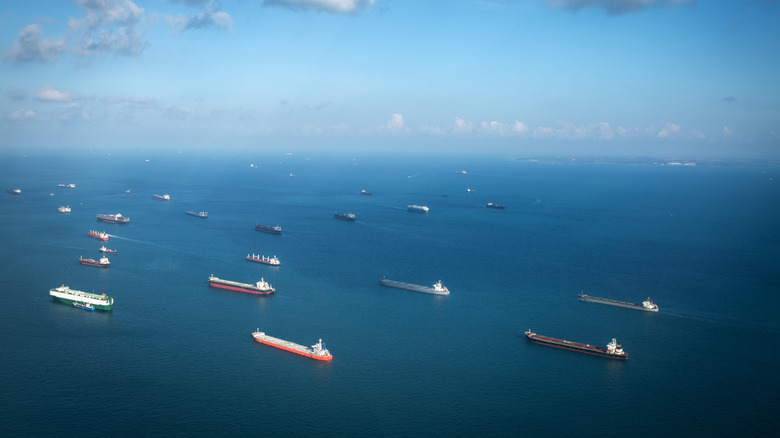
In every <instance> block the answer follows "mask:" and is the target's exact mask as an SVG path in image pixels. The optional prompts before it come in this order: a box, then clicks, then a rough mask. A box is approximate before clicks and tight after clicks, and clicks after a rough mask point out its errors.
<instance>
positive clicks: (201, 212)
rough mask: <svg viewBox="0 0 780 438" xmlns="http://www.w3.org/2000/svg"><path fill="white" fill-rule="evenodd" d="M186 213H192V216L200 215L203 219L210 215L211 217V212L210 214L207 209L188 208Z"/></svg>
mask: <svg viewBox="0 0 780 438" xmlns="http://www.w3.org/2000/svg"><path fill="white" fill-rule="evenodd" d="M186 213H187V214H188V215H190V216H195V217H199V218H201V219H208V217H209V214H208V213H207V212H205V211H192V210H187V211H186Z"/></svg>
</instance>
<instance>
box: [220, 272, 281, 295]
mask: <svg viewBox="0 0 780 438" xmlns="http://www.w3.org/2000/svg"><path fill="white" fill-rule="evenodd" d="M209 286H211V287H216V288H218V289H227V290H234V291H236V292H244V293H248V294H254V295H271V294H273V293H276V289H274V288H273V287H271V285H270V284H268V283H267V282H266V281H265V280H263V279H262V278H260V281H258V282H257V283H255V284H249V283H239V282H237V281H230V280H223V279H221V278H217V277H215V276H213V275H212V276H211V277H209Z"/></svg>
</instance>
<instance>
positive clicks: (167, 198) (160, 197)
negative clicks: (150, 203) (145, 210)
mask: <svg viewBox="0 0 780 438" xmlns="http://www.w3.org/2000/svg"><path fill="white" fill-rule="evenodd" d="M152 199H156V200H158V201H163V202H169V201H170V200H171V195H168V194H167V193H166V194H165V195H152Z"/></svg>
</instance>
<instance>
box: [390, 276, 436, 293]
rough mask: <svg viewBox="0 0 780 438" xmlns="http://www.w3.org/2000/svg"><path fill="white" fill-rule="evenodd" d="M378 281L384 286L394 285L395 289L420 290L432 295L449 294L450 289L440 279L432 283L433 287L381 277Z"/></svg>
mask: <svg viewBox="0 0 780 438" xmlns="http://www.w3.org/2000/svg"><path fill="white" fill-rule="evenodd" d="M379 281H381V282H382V284H383V285H384V286H388V287H394V288H397V289H406V290H411V291H414V292H422V293H426V294H433V295H449V294H450V290H449V289H447V288H446V287H444V286H443V285H442V284H441V281H438V282H436V283H435V284H434V285H433V287H425V286H419V285H416V284H411V283H402V282H400V281H394V280H388V279H386V278H383V279H381V280H379Z"/></svg>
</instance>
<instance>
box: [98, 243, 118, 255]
mask: <svg viewBox="0 0 780 438" xmlns="http://www.w3.org/2000/svg"><path fill="white" fill-rule="evenodd" d="M98 251H100V252H104V253H106V254H119V251H117V250H115V249H109V248H106V246H105V245H103V246H101V247H100V249H99V250H98Z"/></svg>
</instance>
